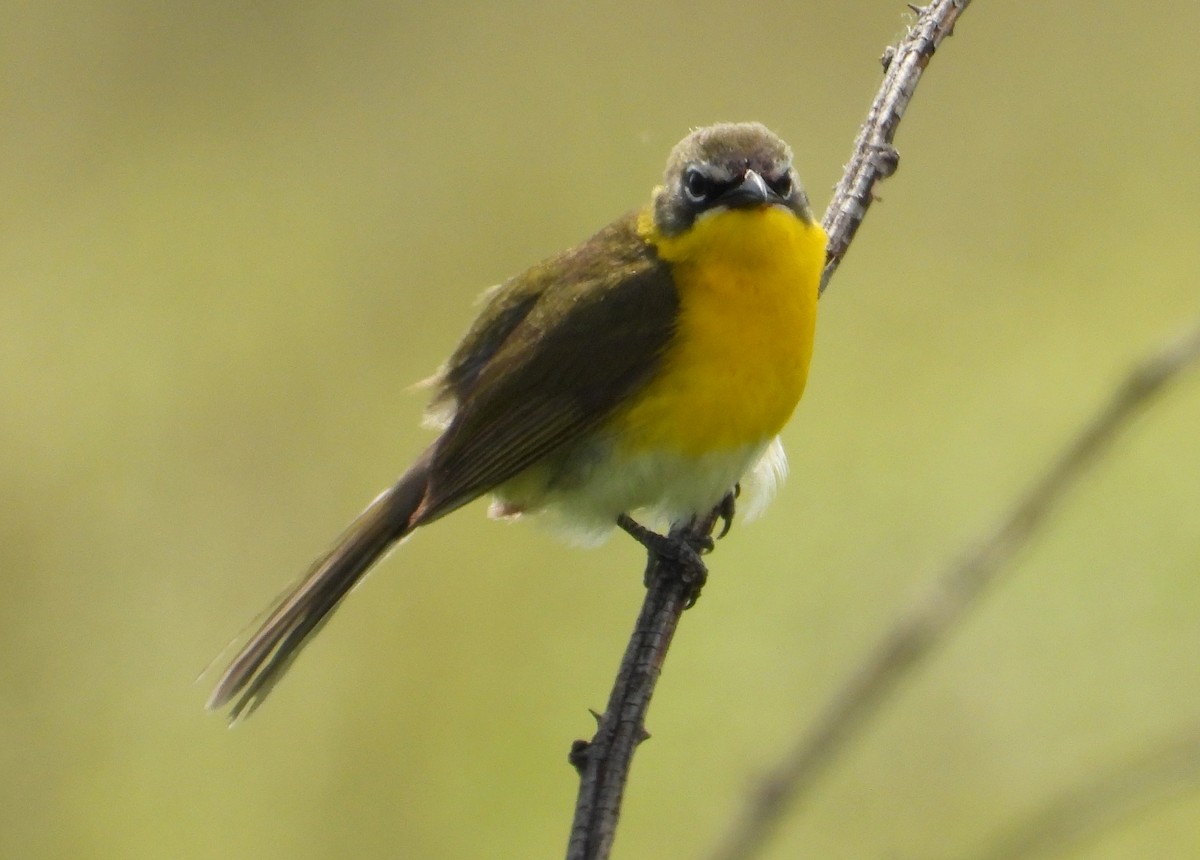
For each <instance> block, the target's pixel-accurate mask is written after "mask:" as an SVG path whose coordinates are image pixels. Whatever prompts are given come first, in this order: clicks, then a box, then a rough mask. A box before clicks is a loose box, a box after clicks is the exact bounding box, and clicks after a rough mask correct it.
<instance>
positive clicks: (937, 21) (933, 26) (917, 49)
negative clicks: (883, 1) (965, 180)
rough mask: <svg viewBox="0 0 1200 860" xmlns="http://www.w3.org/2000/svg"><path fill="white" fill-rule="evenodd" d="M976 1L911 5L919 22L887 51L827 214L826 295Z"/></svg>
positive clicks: (823, 282)
mask: <svg viewBox="0 0 1200 860" xmlns="http://www.w3.org/2000/svg"><path fill="white" fill-rule="evenodd" d="M970 2H971V0H934V2H932V3H930V4H929V5H928V6H925V7H924V8H921V7H918V6H911V7H910V8H912V10H913V11H914V12H916V13H918V14H917V21H916V23H915V24H914V25H913V26H912V27H911V28H910V29H909V31H908V34H907V35H906V36H905V37H904V38H903V39H901V40H900V42H899V43H898V44H896V45H893V46H889V47H888V48H887V49H886V50H885V51H884V52H883V58H882V62H883V68H884V76H883V83H882V84H880V86H879V92H878V93H877V94H876V95H875V100H874V101H873V102H872V103H871V109H870V110H869V111H868V112H867V119H866V122H864V123H863V125H862V128H861V129H859V132H858V138H857V139H856V140H855V141H854V154H853V155H852V156H851V158H850V163H849V164H847V165H846V169H845V171H844V172H843V173H842V179H841V181H840V182H838V184H837V186H836V187H835V188H834V189H833V199H832V200H830V201H829V208H828V209H826V210H825V218H824V219H823V222H822V223H823V224H824V225H825V232H827V233H828V234H829V249H828V257H829V259H828V262H826V264H825V272H824V274H823V275H822V276H821V292H822V293H824V292H825V287H827V286H828V285H829V279H830V278H831V277H833V273H834V272H836V271H837V268H838V266H839V265H841V262H842V259H843V258H844V257H845V256H846V251H847V250H849V248H850V242H851V241H853V239H854V236H855V235H856V234H857V233H858V227H859V225H860V224H862V221H863V218H865V217H866V214H867V209H869V208H870V206H871V203H872V202H874V200H875V186H876V185H877V184H878V183H879V181H880V180H881V179H887V178H888V177H889V176H891V175H892V174H893V173H895V172H896V168H897V167H899V165H900V155H899V153H897V152H896V150H895V148H894V147H893V146H892V141H893V140H895V138H896V129H897V128H898V127H899V126H900V120H901V118H903V116H904V111H905V110H907V109H908V103H909V102H910V101H912V97H913V93H914V92H916V89H917V84H918V83H920V81H921V74H922V73H923V72H924V71H925V67H926V66H927V65H929V61H930V60H931V59H933V54H934V52H935V51H936V50H937V49H938V46H939V45H940V44H942V40H944V39H945V38H946V37H947V36H950V35H951V34H953V32H954V25H955V23H957V21H958V17H959V16H960V15H961V14H962V13H963V12H964V11H965V10H966V8H967V4H969V3H970Z"/></svg>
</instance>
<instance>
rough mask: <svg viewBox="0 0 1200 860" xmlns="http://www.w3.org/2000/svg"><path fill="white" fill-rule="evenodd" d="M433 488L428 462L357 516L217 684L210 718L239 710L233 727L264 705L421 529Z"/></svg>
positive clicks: (415, 466) (232, 715)
mask: <svg viewBox="0 0 1200 860" xmlns="http://www.w3.org/2000/svg"><path fill="white" fill-rule="evenodd" d="M428 483H429V456H428V454H427V455H426V456H423V457H421V458H420V459H419V460H418V461H417V462H416V463H415V464H413V466H412V468H411V469H409V470H408V471H407V472H405V473H404V475H402V476H401V478H400V479H399V480H398V481H397V482H396V483H395V485H394V486H392V487H391V488H389V489H388V490H386V491H384V492H383V493H382V494H381V495H380V496H379V498H377V499H376V500H375V501H374V502H372V503H371V504H370V505H369V506H368V507H367V509H366V510H365V511H363V512H362V513H361V514H359V515H358V518H357V519H355V520H354V522H352V523H351V524H350V526H349V527H348V528H347V529H346V530H345V531H344V532H343V533H342V535H341V536H340V537H339V538H338V539H337V542H336V543H335V544H334V546H333V548H332V549H331V550H329V552H328V553H327V554H325V555H324V556H322V557H321V558H319V559H317V560H316V561H315V562H314V563H313V565H312V567H311V568H309V570H308V572H307V573H306V574H305V575H304V578H303V579H302V580H301V581H300V582H299V584H298V585H296V587H295V588H293V589H292V590H291V591H290V592H289V593H288V594H287V595H285V596H284V597H283V598H282V599H281V600H280V601H279V603H278V604H276V606H275V607H274V608H273V609H272V610H271V613H270V615H268V616H267V620H266V621H264V622H263V624H262V626H261V627H260V628H259V629H258V631H257V632H256V633H255V634H254V635H253V636H252V637H250V640H249V641H248V642H247V643H246V645H245V647H243V648H242V650H241V652H240V653H239V654H238V655H237V657H235V658H234V659H233V662H232V663H230V664H229V668H228V669H226V670H225V674H224V675H222V676H221V680H220V681H218V682H217V686H216V688H215V689H214V690H213V692H212V695H211V696H210V697H209V700H208V707H209V709H210V710H216V709H219V708H223V707H225V706H226V705H228V704H229V703H230V702H233V707H232V708H231V710H230V720H236V719H237V718H238V717H239V716H242V715H243V714H249V713H251V712H252V711H253V710H254V709H255V708H257V707H258V706H259V705H260V704H261V703H262V701H263V699H264V698H266V696H267V694H268V693H270V692H271V689H272V688H273V687H274V686H275V683H276V682H277V681H278V680H279V679H280V677H282V675H283V673H284V671H286V670H287V668H288V666H290V665H291V663H292V661H293V660H294V659H296V655H297V654H299V653H300V649H301V648H303V647H304V644H305V643H306V642H307V641H308V640H309V638H310V637H311V636H312V635H313V634H314V633H316V632H317V630H319V629H320V628H321V625H322V624H323V623H324V622H325V621H326V620H327V619H328V618H329V616H330V614H331V613H332V612H333V610H334V609H335V608H337V605H338V603H340V602H341V600H342V598H343V597H345V596H346V595H347V594H348V593H349V592H350V589H352V588H353V587H354V584H355V583H356V582H358V580H359V579H361V578H362V576H363V574H365V573H366V572H367V570H369V569H370V567H371V565H373V564H374V563H375V562H376V561H377V560H378V559H379V558H380V557H381V556H382V555H383V554H384V553H386V552H387V551H388V549H390V548H391V547H392V546H393V545H394V544H395V543H396V541H398V540H400V539H401V538H403V537H404V536H405V535H407V534H408V533H409V532H411V531H412V530H413V529H414V528H416V526H417V525H419V524H420V522H422V521H423V519H424V518H423V517H420V516H419V515H418V509H419V508H420V507H421V503H422V501H423V500H424V499H425V493H426V489H427V487H428Z"/></svg>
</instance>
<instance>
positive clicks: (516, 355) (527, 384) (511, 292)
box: [413, 217, 679, 525]
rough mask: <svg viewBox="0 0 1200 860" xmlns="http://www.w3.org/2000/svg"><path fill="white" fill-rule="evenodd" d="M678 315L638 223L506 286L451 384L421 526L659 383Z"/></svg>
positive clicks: (460, 354) (450, 368) (450, 367)
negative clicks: (651, 382) (449, 414)
mask: <svg viewBox="0 0 1200 860" xmlns="http://www.w3.org/2000/svg"><path fill="white" fill-rule="evenodd" d="M678 310H679V299H678V295H677V293H676V291H675V287H674V284H673V282H672V280H671V274H670V270H669V269H668V268H667V266H666V264H664V263H663V262H662V261H660V260H659V259H658V258H657V256H656V255H655V254H654V251H653V249H652V248H650V247H648V246H647V245H646V244H645V243H644V242H642V240H641V239H640V237H638V235H637V233H636V231H635V228H634V220H633V218H632V217H628V218H625V219H622V220H621V221H618V222H617V223H615V224H613V225H611V226H610V227H608V228H606V229H605V230H602V231H601V232H600V233H598V234H596V235H595V236H594V237H592V239H590V240H589V241H588V242H586V243H584V244H583V245H581V246H579V247H577V248H575V249H572V250H571V251H568V252H565V253H564V254H561V255H559V256H557V257H554V258H551V259H550V260H548V261H546V262H545V263H542V264H540V265H539V266H535V267H534V268H533V269H531V270H529V271H528V272H526V273H524V274H523V275H520V276H518V277H517V278H514V279H513V280H512V281H510V282H508V283H506V284H504V285H501V287H499V288H498V291H497V293H496V294H495V295H493V296H492V297H491V300H490V301H489V305H488V307H487V308H485V310H484V313H483V314H482V315H481V318H480V322H478V323H477V324H476V326H475V327H474V328H473V329H472V331H471V332H469V333H468V335H467V337H466V338H465V339H464V341H463V344H462V345H461V346H460V347H459V349H458V350H457V351H456V352H455V354H454V355H453V356H452V357H451V359H450V361H449V362H448V364H447V367H446V369H445V371H444V373H443V377H442V393H441V397H442V398H443V399H447V400H452V401H453V403H454V405H455V411H454V417H453V419H452V420H451V422H450V424H449V426H448V427H447V428H446V430H445V432H444V433H443V434H442V436H441V437H440V438H439V439H438V440H437V441H436V442H435V443H434V445H433V448H432V451H431V453H432V460H431V464H430V470H429V484H428V489H427V493H426V497H425V500H424V502H423V504H422V505H421V509H420V510H419V511H418V513H417V515H416V516H415V517H414V522H413V525H417V524H418V523H421V522H428V521H429V520H432V519H435V518H436V517H439V516H441V515H443V514H445V513H448V512H449V511H451V510H453V509H454V508H457V507H459V506H460V505H463V504H465V503H467V502H469V501H471V500H472V499H474V498H476V497H477V496H479V495H481V494H483V493H486V492H488V491H489V490H492V489H494V488H495V487H497V486H498V485H500V484H502V483H504V482H505V481H507V480H508V479H510V478H512V477H513V476H515V475H517V474H518V473H520V472H521V471H522V470H524V469H526V468H528V467H529V466H531V465H533V464H534V463H536V462H537V461H538V460H540V459H542V458H543V457H546V456H547V455H549V454H551V453H552V452H553V451H555V450H556V449H558V448H559V447H560V446H562V445H564V444H567V443H569V442H571V441H573V440H575V439H579V438H580V437H581V436H583V435H584V434H586V433H587V432H588V431H590V430H592V429H594V428H595V427H597V426H598V425H599V424H600V423H602V422H603V421H604V419H605V418H607V417H608V416H609V415H611V414H612V412H613V411H614V409H616V408H617V407H618V406H619V405H620V404H622V403H624V402H625V401H626V400H627V398H629V397H630V396H631V395H632V394H633V393H634V392H635V391H636V390H637V389H638V388H639V387H640V386H642V385H643V384H645V382H646V381H647V380H648V379H650V378H651V377H652V376H653V375H654V373H655V371H656V370H657V368H658V367H659V364H660V362H661V359H662V356H663V353H664V352H665V351H666V348H667V345H668V344H669V342H670V340H671V337H672V335H673V333H674V329H675V322H676V317H677V315H678Z"/></svg>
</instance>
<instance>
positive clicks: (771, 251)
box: [613, 207, 826, 456]
mask: <svg viewBox="0 0 1200 860" xmlns="http://www.w3.org/2000/svg"><path fill="white" fill-rule="evenodd" d="M639 232H641V234H642V237H643V238H644V239H646V241H647V242H649V243H651V244H652V245H654V246H655V248H656V249H657V251H658V254H659V256H660V258H662V259H663V260H664V261H666V262H667V263H669V264H670V265H671V271H672V275H673V277H674V280H675V285H676V288H677V290H678V291H679V299H680V308H679V321H678V327H677V329H676V335H675V338H674V340H673V342H672V345H671V348H670V350H669V351H668V353H667V355H666V356H665V358H664V363H663V367H662V370H661V371H660V372H659V374H658V376H656V377H655V379H654V380H653V381H652V382H650V383H649V385H648V386H647V387H646V388H645V389H644V390H643V391H642V392H641V395H640V396H639V397H638V398H637V400H636V402H635V403H633V404H632V405H631V406H630V407H629V408H628V409H626V410H623V411H622V412H621V413H620V414H619V415H618V416H617V417H616V419H615V421H614V425H613V428H614V429H615V430H616V431H617V436H618V438H619V439H620V441H621V444H622V445H623V446H624V447H625V448H626V449H627V450H631V451H637V450H653V449H658V450H666V451H676V452H678V453H681V454H684V455H688V456H698V455H701V454H705V453H709V452H715V451H720V450H724V449H731V448H737V447H741V446H746V445H754V444H758V443H761V442H765V441H766V440H769V439H770V438H772V437H773V436H775V435H776V434H777V433H778V432H779V431H780V430H781V429H782V428H783V425H784V424H785V423H786V422H787V420H788V418H789V417H791V414H792V411H793V410H794V409H795V408H796V404H797V403H798V402H799V400H800V395H801V394H803V392H804V384H805V381H806V380H807V378H808V365H809V359H810V358H811V356H812V345H813V329H814V323H815V321H816V311H817V285H818V283H819V280H820V275H821V268H822V266H823V264H824V261H825V241H826V240H825V231H824V230H822V229H821V227H820V226H819V225H817V224H805V223H804V222H803V221H801V220H800V219H799V218H797V217H796V216H795V215H794V214H792V213H791V212H790V211H787V210H785V209H782V208H780V207H770V208H766V209H757V210H718V211H715V212H712V213H710V214H708V215H705V216H702V217H701V218H699V219H698V220H697V221H696V223H695V224H694V225H693V226H692V227H691V229H689V230H687V231H685V232H684V233H683V234H682V235H680V236H675V237H664V236H661V235H659V234H658V233H657V232H656V231H655V229H654V225H653V219H652V217H651V216H650V214H649V213H648V212H647V213H645V214H643V216H642V218H641V219H640V221H639Z"/></svg>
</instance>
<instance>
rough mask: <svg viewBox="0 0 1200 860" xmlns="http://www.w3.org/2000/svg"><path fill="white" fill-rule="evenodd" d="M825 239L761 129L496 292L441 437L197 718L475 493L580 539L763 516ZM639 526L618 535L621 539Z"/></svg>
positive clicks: (724, 142)
mask: <svg viewBox="0 0 1200 860" xmlns="http://www.w3.org/2000/svg"><path fill="white" fill-rule="evenodd" d="M825 241H826V238H825V232H824V231H823V230H822V229H821V226H820V225H819V224H818V223H817V222H816V220H815V219H814V218H813V215H812V212H811V210H810V209H809V204H808V199H807V197H806V196H805V193H804V190H803V188H802V186H801V184H800V181H799V179H798V178H797V175H796V171H795V169H794V168H793V166H792V153H791V150H790V149H789V148H788V146H787V145H786V144H785V143H784V142H783V141H782V140H780V138H779V137H777V136H776V135H775V134H773V133H772V132H771V131H769V130H768V129H767V128H766V127H765V126H762V125H760V124H758V123H724V124H719V125H713V126H709V127H706V128H701V129H698V130H696V131H694V132H692V133H691V134H689V135H688V136H687V137H685V138H684V139H683V140H682V141H680V142H679V144H678V145H676V146H675V148H674V149H673V150H672V152H671V154H670V157H669V159H668V160H667V166H666V170H665V172H664V175H663V181H662V184H661V185H659V186H658V187H656V188H655V189H654V192H653V194H652V197H651V200H650V202H649V204H647V205H646V206H645V207H644V208H642V209H641V210H638V211H634V212H631V213H629V214H627V215H625V216H623V217H621V218H619V219H617V220H616V221H614V222H613V223H612V224H610V225H608V226H607V227H605V228H604V229H602V230H600V231H599V232H598V233H596V234H595V235H594V236H592V237H591V238H590V239H588V240H587V241H585V242H583V243H582V244H580V245H578V246H576V247H574V248H571V249H569V250H567V251H564V252H562V253H560V254H558V255H556V256H553V257H551V258H549V259H547V260H544V261H543V262H541V263H538V264H537V265H535V266H533V267H532V268H530V269H528V270H527V271H525V272H522V273H521V274H519V275H517V276H515V277H513V278H511V279H509V280H507V281H505V282H504V283H502V284H500V285H498V286H496V287H493V288H492V289H491V290H490V291H489V292H488V293H487V294H485V297H484V303H483V309H482V311H481V312H480V314H479V316H478V318H477V319H476V320H475V322H474V324H473V325H472V326H471V328H470V330H469V331H468V332H467V334H466V336H465V337H464V338H463V340H462V342H461V343H460V344H459V345H458V347H457V348H456V349H455V350H454V352H453V354H452V355H451V356H450V358H449V359H448V360H447V361H446V363H445V364H444V365H443V367H442V368H441V369H440V371H439V372H438V374H437V375H436V376H435V377H434V379H433V380H431V384H432V385H433V386H434V390H435V395H434V398H433V403H432V405H431V406H430V411H429V417H430V419H431V420H432V421H433V422H434V423H435V424H436V425H437V426H439V427H440V428H441V432H440V435H439V436H438V437H437V438H436V439H435V440H434V442H433V443H432V444H431V445H430V446H429V447H428V448H426V449H425V451H424V452H423V453H422V454H421V455H420V456H419V457H417V459H416V461H415V462H414V463H413V465H412V466H411V467H410V468H409V469H408V471H406V472H405V473H404V474H403V475H401V477H400V478H399V480H398V481H396V483H395V484H394V485H393V486H391V487H390V488H389V489H387V490H385V491H384V492H383V493H382V494H380V495H379V497H378V498H376V499H375V501H373V502H372V503H371V504H370V505H369V506H368V507H367V509H366V510H365V511H363V512H362V514H360V515H359V516H358V518H357V519H355V520H354V522H352V523H351V524H350V526H349V527H348V528H347V529H346V530H345V531H344V532H343V533H342V535H341V536H340V537H339V538H338V539H337V541H336V542H335V543H334V545H333V547H332V549H330V550H329V551H328V552H327V553H326V554H325V555H323V556H321V557H320V558H319V559H317V561H316V562H314V563H313V565H312V567H311V568H310V569H309V570H308V572H307V573H306V575H305V576H304V577H303V578H302V579H301V580H300V581H299V583H298V584H297V585H296V586H295V588H293V589H292V590H291V591H290V592H289V593H288V594H287V595H286V596H285V597H283V599H282V600H280V601H279V602H278V603H277V604H276V605H275V606H274V607H273V608H272V609H271V611H270V612H269V613H268V615H267V617H266V620H265V621H264V622H263V623H262V626H261V627H260V628H259V629H258V631H257V632H256V633H254V634H253V636H251V638H250V639H249V641H248V642H247V643H246V645H245V646H244V648H243V649H242V650H241V651H240V652H239V653H238V655H237V656H236V657H235V658H234V660H233V661H232V663H231V664H230V665H229V667H228V669H227V670H226V671H225V673H224V675H223V676H222V677H221V679H220V681H219V682H218V684H217V686H216V689H215V690H214V691H213V693H212V696H211V698H210V700H209V707H210V708H221V707H224V706H226V705H229V704H232V716H233V717H235V718H236V717H237V716H238V715H239V714H242V713H244V712H248V711H249V710H253V708H254V707H256V706H257V705H258V704H259V703H260V702H261V701H262V699H263V697H265V696H266V694H267V693H268V692H269V691H270V690H271V688H272V686H273V685H274V683H275V682H276V681H277V680H278V679H279V677H280V676H281V674H282V673H283V672H284V670H285V669H286V668H287V667H288V666H289V665H290V664H291V661H292V660H293V659H294V658H295V656H296V655H297V653H298V652H299V651H300V649H301V647H302V646H303V645H304V644H305V642H306V641H308V639H309V638H310V637H311V636H312V635H313V634H314V633H315V632H316V631H317V630H318V629H319V628H320V626H321V625H322V624H323V623H324V622H325V621H326V620H327V619H328V617H329V615H330V613H331V612H332V611H333V610H334V609H335V608H336V607H337V605H338V604H339V603H340V602H341V600H342V599H343V598H344V597H345V596H346V594H347V593H348V592H349V591H350V589H351V588H352V587H353V586H354V584H355V583H356V582H358V580H359V579H361V578H362V576H363V575H364V574H365V573H366V572H367V570H368V569H370V567H371V566H372V565H373V564H374V563H375V562H376V561H377V560H378V559H379V558H380V557H381V556H382V555H383V554H384V553H386V552H387V551H388V550H389V549H390V548H391V547H392V546H393V545H394V544H395V543H396V542H397V541H399V540H401V539H402V538H404V537H406V536H407V535H409V534H410V533H411V532H412V531H413V530H414V529H416V528H417V527H418V526H423V525H427V524H429V523H431V522H433V521H434V520H437V519H439V518H440V517H443V516H445V515H446V514H448V513H450V512H451V511H453V510H456V509H457V508H460V507H462V506H463V505H465V504H467V503H468V502H471V501H473V500H474V499H476V498H478V497H480V496H483V495H488V494H490V495H491V496H492V497H493V499H494V501H493V503H492V507H491V509H490V513H491V514H492V515H493V516H519V515H522V514H534V513H537V514H539V515H543V516H545V517H547V518H550V519H551V520H552V522H553V524H554V525H555V526H557V527H559V528H561V529H564V530H566V531H568V532H571V533H573V534H575V535H576V536H579V537H582V538H584V539H591V538H598V537H603V536H604V535H605V534H607V533H608V532H609V531H611V530H612V528H613V527H614V526H618V525H619V526H620V527H622V528H624V529H625V530H626V531H628V532H629V533H630V534H633V535H634V536H635V537H636V538H637V539H638V540H640V541H642V542H643V543H644V544H646V546H647V547H648V548H649V549H650V550H651V551H652V552H663V553H666V552H676V553H679V552H684V553H686V552H689V551H690V552H693V553H694V548H691V549H689V548H688V547H686V546H685V547H674V548H672V547H669V546H668V545H667V540H666V538H665V537H663V536H660V535H658V534H657V533H654V532H652V531H651V530H650V529H649V528H647V527H646V524H649V525H656V524H661V523H665V524H668V525H670V524H673V523H680V522H684V521H687V520H689V519H690V518H692V517H694V516H696V515H698V514H702V513H707V512H708V511H711V510H713V509H714V508H715V507H716V506H717V505H719V504H720V503H721V502H722V500H724V499H726V498H731V496H730V494H731V493H732V491H733V490H734V488H735V487H736V486H739V485H743V486H744V487H745V488H746V490H747V491H748V492H747V496H748V497H749V498H750V499H751V505H752V506H753V505H756V504H757V505H761V503H762V502H764V501H765V500H766V498H768V497H769V496H770V494H771V492H772V491H773V489H774V487H775V485H776V484H777V483H778V481H779V480H780V479H781V478H782V476H783V473H784V471H785V468H786V461H785V459H784V456H783V449H782V447H781V446H780V444H779V440H778V434H779V431H780V430H781V429H782V428H783V426H784V424H785V423H786V422H787V420H788V419H789V418H790V417H791V414H792V412H793V410H794V409H795V407H796V404H797V403H798V402H799V400H800V396H801V394H802V393H803V392H804V386H805V381H806V379H807V377H808V367H809V360H810V358H811V355H812V344H813V330H814V323H815V320H816V309H817V288H818V282H819V280H820V276H821V269H822V266H823V264H824V261H825ZM635 518H636V519H635Z"/></svg>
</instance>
